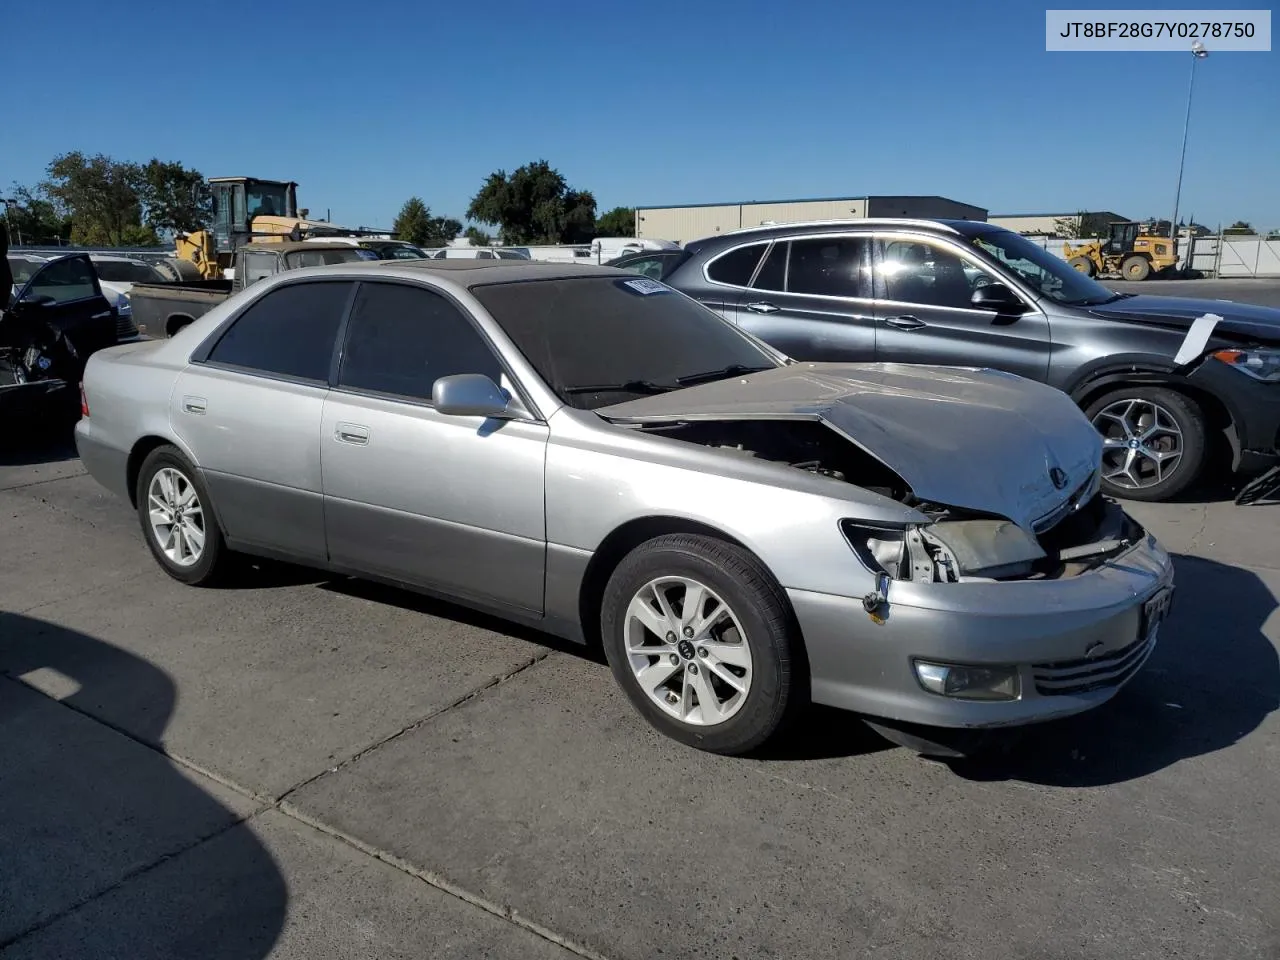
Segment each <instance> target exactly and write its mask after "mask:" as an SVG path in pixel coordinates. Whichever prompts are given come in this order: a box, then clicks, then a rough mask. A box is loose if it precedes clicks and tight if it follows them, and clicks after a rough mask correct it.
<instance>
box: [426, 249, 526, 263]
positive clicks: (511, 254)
mask: <svg viewBox="0 0 1280 960" xmlns="http://www.w3.org/2000/svg"><path fill="white" fill-rule="evenodd" d="M433 259H436V260H528V259H530V257H529V251H528V250H526V249H524V248H523V247H442V248H441V249H439V250H437V251H436V253H435V254H434V257H433Z"/></svg>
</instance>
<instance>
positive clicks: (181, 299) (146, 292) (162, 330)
mask: <svg viewBox="0 0 1280 960" xmlns="http://www.w3.org/2000/svg"><path fill="white" fill-rule="evenodd" d="M231 288H232V281H230V280H193V281H190V282H188V283H135V284H134V285H133V289H132V290H130V291H129V301H130V303H131V304H132V305H133V321H134V323H136V324H137V325H138V329H139V330H140V331H142V332H143V333H144V334H145V335H146V336H149V337H154V338H162V337H171V336H173V334H174V333H176V332H177V331H178V330H179V329H180V328H181V327H183V326H186V325H187V324H188V323H190V322H191V321H192V320H195V319H196V318H197V317H202V316H204V315H205V314H206V313H208V312H209V311H210V310H212V309H213V308H214V307H216V306H217V305H218V304H220V303H222V301H223V300H226V299H227V298H228V297H229V296H231Z"/></svg>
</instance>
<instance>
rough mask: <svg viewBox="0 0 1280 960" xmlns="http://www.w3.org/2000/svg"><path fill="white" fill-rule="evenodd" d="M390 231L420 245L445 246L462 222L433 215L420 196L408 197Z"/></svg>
mask: <svg viewBox="0 0 1280 960" xmlns="http://www.w3.org/2000/svg"><path fill="white" fill-rule="evenodd" d="M391 230H392V232H393V233H394V234H395V235H396V236H397V237H399V238H400V239H401V240H408V241H409V242H410V243H413V244H416V245H418V246H420V247H443V246H447V245H448V244H449V242H450V241H451V240H453V239H454V238H455V237H457V235H458V234H459V233H461V232H462V224H461V223H460V222H459V221H457V220H454V219H453V218H452V217H434V216H432V215H431V208H430V207H428V206H427V205H426V204H425V203H423V202H422V198H421V197H410V198H409V199H408V200H406V201H405V202H404V206H403V207H401V208H400V213H399V214H397V215H396V220H395V223H394V224H392V226H391Z"/></svg>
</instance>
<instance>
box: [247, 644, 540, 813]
mask: <svg viewBox="0 0 1280 960" xmlns="http://www.w3.org/2000/svg"><path fill="white" fill-rule="evenodd" d="M555 652H556V651H555V650H544V651H543V652H542V653H539V654H537V655H536V656H533V657H530V658H529V659H528V660H526V661H524V662H523V663H521V664H520V665H519V666H518V667H516V668H515V669H514V670H509V671H507V672H506V673H504V674H502V675H501V676H497V677H494V678H493V679H491V680H489V681H488V682H486V683H484V684H482V685H481V686H479V687H476V688H475V689H474V690H470V691H468V692H467V693H465V694H463V695H462V696H460V697H458V698H457V699H456V700H453V701H451V702H450V703H446V704H445V705H444V706H442V707H439V708H437V709H435V710H432V711H431V712H430V713H428V714H427V715H426V716H423V717H419V718H418V719H417V720H414V721H413V722H412V723H409V724H406V725H405V726H403V727H401V728H400V729H399V730H397V731H396V732H395V733H391V734H388V735H387V736H385V737H383V738H382V739H381V740H377V741H375V742H373V743H371V744H369V745H368V746H366V747H361V748H360V749H359V750H358V751H356V752H355V753H353V754H352V755H351V756H349V757H347V758H346V759H345V760H342V761H340V762H339V763H337V764H335V765H334V766H332V767H326V768H325V769H324V770H321V771H320V772H319V773H317V774H315V775H314V776H311V777H307V778H306V779H305V780H302V781H300V782H298V783H295V784H294V785H293V786H292V787H290V788H289V789H288V790H285V791H284V792H283V793H281V794H280V795H279V796H277V797H276V798H275V800H274V801H272V802H273V803H275V804H276V805H277V806H279V805H280V804H281V803H282V802H283V801H284V800H285V799H286V798H288V797H289V796H291V795H293V794H295V793H297V792H298V791H299V790H301V789H302V788H303V787H308V786H310V785H311V784H313V783H315V782H316V781H317V780H321V779H323V778H325V777H327V776H330V775H331V774H334V773H337V772H338V771H339V770H343V769H345V768H347V767H349V766H351V764H353V763H356V762H357V761H358V760H360V759H361V758H363V757H366V756H368V755H369V754H370V753H372V752H373V751H374V750H377V749H379V748H381V747H384V746H386V745H387V744H388V743H391V742H392V741H393V740H398V739H400V738H401V737H403V736H405V735H406V734H409V733H413V731H415V730H417V729H419V728H420V727H422V726H423V725H425V724H428V723H430V722H431V721H432V720H435V719H436V718H437V717H440V716H442V715H444V714H446V713H448V712H449V711H451V710H456V709H457V708H458V707H461V706H463V705H464V704H467V703H470V702H471V701H472V700H474V699H476V698H477V697H479V696H480V695H482V694H483V693H485V692H486V691H488V690H492V689H493V688H494V687H496V686H498V685H499V684H502V683H506V682H507V681H508V680H511V679H512V678H514V677H517V676H519V675H520V674H522V673H524V672H525V671H526V670H528V669H529V668H530V667H534V666H537V665H538V664H539V663H541V662H542V661H543V660H546V659H547V658H548V657H550V656H551V655H552V654H553V653H555Z"/></svg>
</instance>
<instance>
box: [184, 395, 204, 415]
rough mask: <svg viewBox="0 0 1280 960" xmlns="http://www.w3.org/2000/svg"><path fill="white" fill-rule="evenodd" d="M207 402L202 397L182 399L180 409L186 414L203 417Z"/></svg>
mask: <svg viewBox="0 0 1280 960" xmlns="http://www.w3.org/2000/svg"><path fill="white" fill-rule="evenodd" d="M208 402H209V401H207V400H205V398H204V397H183V398H182V409H183V410H184V411H185V412H186V413H194V414H197V415H199V416H203V415H204V412H205V409H206V406H207V404H208Z"/></svg>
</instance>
